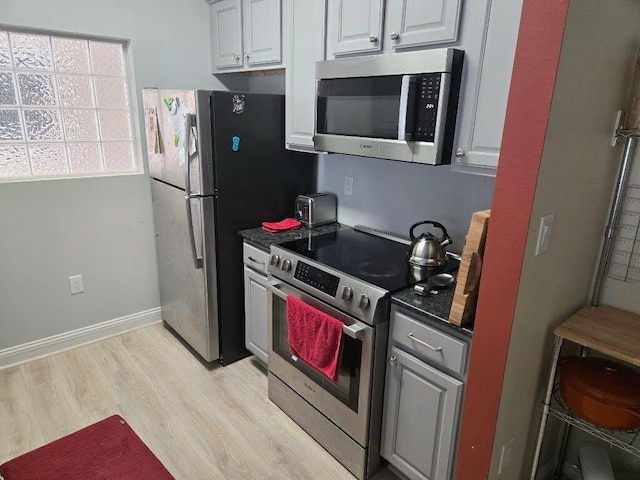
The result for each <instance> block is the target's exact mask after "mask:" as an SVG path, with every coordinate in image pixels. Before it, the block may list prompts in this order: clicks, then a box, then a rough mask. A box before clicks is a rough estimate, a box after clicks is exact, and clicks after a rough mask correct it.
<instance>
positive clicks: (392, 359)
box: [389, 356, 398, 367]
mask: <svg viewBox="0 0 640 480" xmlns="http://www.w3.org/2000/svg"><path fill="white" fill-rule="evenodd" d="M397 364H398V357H396V356H393V357H389V365H391V366H392V367H395V366H396V365H397Z"/></svg>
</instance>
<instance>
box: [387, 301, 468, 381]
mask: <svg viewBox="0 0 640 480" xmlns="http://www.w3.org/2000/svg"><path fill="white" fill-rule="evenodd" d="M391 339H392V342H395V343H396V344H399V345H402V346H403V347H404V349H406V350H407V351H409V352H411V353H414V354H415V355H417V356H418V357H420V358H424V359H425V360H427V361H429V362H430V363H431V364H432V365H434V366H438V367H444V368H446V369H448V370H450V371H452V372H455V373H457V374H459V375H463V374H464V372H465V370H466V364H467V349H468V344H467V343H466V342H464V341H462V340H458V339H457V338H454V337H451V336H449V335H447V334H445V333H443V332H441V331H439V330H437V329H435V328H432V327H430V326H428V325H425V324H424V323H422V322H419V321H417V320H415V319H414V318H411V317H410V316H409V315H406V314H405V313H403V312H400V311H394V312H393V316H392V318H391Z"/></svg>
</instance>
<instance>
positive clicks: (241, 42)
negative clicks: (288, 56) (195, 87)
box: [208, 0, 282, 73]
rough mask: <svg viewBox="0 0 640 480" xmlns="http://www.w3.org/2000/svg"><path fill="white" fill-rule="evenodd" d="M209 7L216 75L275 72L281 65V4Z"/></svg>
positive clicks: (231, 2) (238, 2) (234, 2)
mask: <svg viewBox="0 0 640 480" xmlns="http://www.w3.org/2000/svg"><path fill="white" fill-rule="evenodd" d="M208 3H209V28H210V37H211V63H212V69H213V73H222V72H235V71H243V70H256V69H264V68H274V67H277V66H279V65H280V64H281V62H282V53H281V52H282V22H281V5H280V3H281V0H222V1H218V2H213V1H211V2H208Z"/></svg>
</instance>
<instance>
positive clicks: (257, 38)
mask: <svg viewBox="0 0 640 480" xmlns="http://www.w3.org/2000/svg"><path fill="white" fill-rule="evenodd" d="M242 10H243V14H244V21H243V27H244V28H243V34H244V51H245V53H244V56H245V59H246V64H247V66H250V67H253V66H256V65H264V64H268V63H280V62H281V60H282V54H281V51H282V49H281V38H282V35H281V21H280V0H243V2H242Z"/></svg>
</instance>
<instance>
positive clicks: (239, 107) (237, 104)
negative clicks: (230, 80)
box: [233, 95, 244, 115]
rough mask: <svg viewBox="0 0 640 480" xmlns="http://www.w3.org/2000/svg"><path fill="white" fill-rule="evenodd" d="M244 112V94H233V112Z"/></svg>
mask: <svg viewBox="0 0 640 480" xmlns="http://www.w3.org/2000/svg"><path fill="white" fill-rule="evenodd" d="M243 112H244V95H234V96H233V113H236V114H238V115H240V114H241V113H243Z"/></svg>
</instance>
